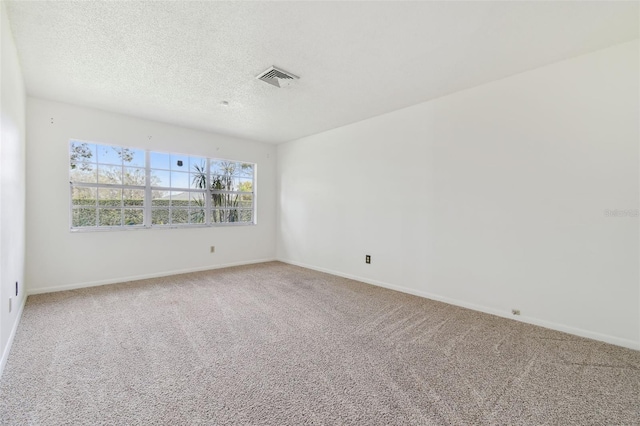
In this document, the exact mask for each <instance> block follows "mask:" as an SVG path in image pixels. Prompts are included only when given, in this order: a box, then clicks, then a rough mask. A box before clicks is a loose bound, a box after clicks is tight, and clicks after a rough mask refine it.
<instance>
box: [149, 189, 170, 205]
mask: <svg viewBox="0 0 640 426" xmlns="http://www.w3.org/2000/svg"><path fill="white" fill-rule="evenodd" d="M170 204H171V192H169V191H151V205H152V206H154V207H156V206H157V207H168V206H169V205H170Z"/></svg>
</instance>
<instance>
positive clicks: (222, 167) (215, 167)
mask: <svg viewBox="0 0 640 426" xmlns="http://www.w3.org/2000/svg"><path fill="white" fill-rule="evenodd" d="M236 167H237V163H234V162H232V161H212V162H211V173H212V174H216V175H220V176H233V175H234V174H235V171H236Z"/></svg>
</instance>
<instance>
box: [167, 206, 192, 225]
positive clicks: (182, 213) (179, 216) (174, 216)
mask: <svg viewBox="0 0 640 426" xmlns="http://www.w3.org/2000/svg"><path fill="white" fill-rule="evenodd" d="M171 223H189V210H188V209H171Z"/></svg>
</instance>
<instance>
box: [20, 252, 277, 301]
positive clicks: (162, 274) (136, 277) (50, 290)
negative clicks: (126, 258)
mask: <svg viewBox="0 0 640 426" xmlns="http://www.w3.org/2000/svg"><path fill="white" fill-rule="evenodd" d="M275 260H276V259H273V258H269V259H255V260H245V261H241V262H233V263H225V264H222V265H208V266H201V267H197V268H188V269H178V270H172V271H163V272H157V273H153V274H143V275H134V276H128V277H118V278H111V279H107V280H99V281H89V282H84V283H74V284H64V285H58V286H52V287H44V288H36V289H28V290H27V294H28V295H32V294H42V293H55V292H57V291H66V290H76V289H79V288H87V287H97V286H100V285H107V284H118V283H123V282H129V281H137V280H146V279H149V278H159V277H169V276H171V275H180V274H188V273H190V272H200V271H209V270H213V269H222V268H230V267H232V266H242V265H252V264H254V263H265V262H273V261H275Z"/></svg>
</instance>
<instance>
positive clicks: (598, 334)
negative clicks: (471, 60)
mask: <svg viewBox="0 0 640 426" xmlns="http://www.w3.org/2000/svg"><path fill="white" fill-rule="evenodd" d="M638 75H639V67H638V42H637V41H635V42H631V43H625V44H622V45H617V46H614V47H611V48H608V49H605V50H602V51H598V52H595V53H592V54H588V55H584V56H580V57H577V58H573V59H570V60H566V61H563V62H560V63H557V64H553V65H550V66H546V67H543V68H539V69H536V70H533V71H530V72H526V73H523V74H519V75H516V76H513V77H510V78H506V79H503V80H500V81H496V82H493V83H490V84H486V85H483V86H480V87H477V88H474V89H471V90H466V91H464V92H459V93H456V94H453V95H450V96H447V97H444V98H440V99H437V100H434V101H431V102H427V103H423V104H419V105H416V106H413V107H410V108H406V109H403V110H399V111H396V112H393V113H390V114H386V115H383V116H379V117H375V118H372V119H369V120H365V121H362V122H358V123H355V124H352V125H349V126H345V127H342V128H339V129H335V130H332V131H328V132H325V133H322V134H318V135H314V136H310V137H306V138H303V139H300V140H297V141H293V142H290V143H287V144H283V145H280V146H278V185H279V189H278V191H279V219H278V252H277V253H278V258H279V259H281V260H283V261H287V262H291V263H295V264H300V265H303V266H308V267H312V268H315V269H320V270H325V271H329V272H333V273H337V274H339V275H344V276H350V277H355V278H358V279H361V280H364V281H367V282H370V283H374V284H378V285H383V286H388V287H392V288H397V289H401V290H403V291H407V292H411V293H415V294H419V295H423V296H426V297H430V298H434V299H439V300H444V301H447V302H450V303H454V304H458V305H462V306H467V307H471V308H475V309H479V310H482V311H485V312H491V313H495V314H498V315H503V316H511V309H512V308H516V309H520V310H521V312H522V316H521V317H517V319H520V320H523V321H527V322H531V323H536V324H540V325H544V326H547V327H550V328H555V329H559V330H564V331H568V332H571V333H575V334H578V335H583V336H588V337H592V338H596V339H600V340H604V341H608V342H611V343H616V344H620V345H623V346H628V347H633V348H640V335H639V334H640V309H639V303H640V291H639V261H638V255H639V251H638V232H639V227H638V217H637V215H636V216H635V217H607V216H606V214H605V210H606V209H638V207H639V185H638V177H639V174H638V171H639V170H638V154H639V150H638V141H639V134H638V133H639V131H638V126H639V119H638V115H639V107H638V94H639V91H638V89H639V87H638ZM634 212H637V210H634ZM365 254H370V255H372V264H371V265H366V264H365V262H364V257H365Z"/></svg>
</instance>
